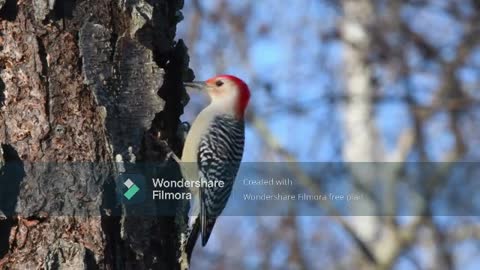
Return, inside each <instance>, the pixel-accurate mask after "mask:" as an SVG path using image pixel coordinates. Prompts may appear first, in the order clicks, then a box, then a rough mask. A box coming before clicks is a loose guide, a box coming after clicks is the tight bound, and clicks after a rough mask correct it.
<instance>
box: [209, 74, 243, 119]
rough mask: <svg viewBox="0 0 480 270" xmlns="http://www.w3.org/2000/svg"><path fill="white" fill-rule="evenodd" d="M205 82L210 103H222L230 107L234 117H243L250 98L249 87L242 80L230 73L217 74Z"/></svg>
mask: <svg viewBox="0 0 480 270" xmlns="http://www.w3.org/2000/svg"><path fill="white" fill-rule="evenodd" d="M205 84H206V87H205V89H206V91H207V93H208V95H209V96H210V98H211V100H212V104H219V105H224V106H225V107H226V108H231V109H232V110H233V111H232V113H233V114H234V115H235V116H236V117H238V118H243V117H244V115H245V110H246V108H247V105H248V101H249V100H250V89H249V88H248V85H247V84H246V83H245V82H244V81H242V80H241V79H239V78H237V77H235V76H232V75H219V76H215V77H213V78H210V79H208V80H207V81H206V82H205Z"/></svg>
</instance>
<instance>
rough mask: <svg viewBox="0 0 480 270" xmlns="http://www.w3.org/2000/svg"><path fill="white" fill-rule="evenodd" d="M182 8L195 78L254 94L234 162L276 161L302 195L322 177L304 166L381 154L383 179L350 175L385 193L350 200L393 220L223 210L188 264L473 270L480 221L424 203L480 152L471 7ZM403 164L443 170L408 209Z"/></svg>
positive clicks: (304, 3)
mask: <svg viewBox="0 0 480 270" xmlns="http://www.w3.org/2000/svg"><path fill="white" fill-rule="evenodd" d="M183 12H184V17H185V20H184V21H183V22H182V23H181V24H180V26H179V27H180V28H179V31H178V37H179V38H184V39H185V41H186V44H187V46H188V47H189V54H190V57H191V67H192V68H193V70H194V71H195V73H196V77H197V79H205V78H208V77H211V76H212V74H220V73H231V74H236V75H238V76H239V77H242V78H244V79H245V80H246V81H248V82H249V85H250V88H251V89H252V99H251V104H250V108H249V112H248V129H247V140H246V142H247V145H246V152H245V154H244V161H249V162H260V161H265V160H267V161H286V162H288V164H289V167H290V168H291V169H292V171H293V172H295V173H296V176H297V179H301V181H300V182H301V183H302V184H304V185H306V186H307V187H308V189H309V190H310V191H312V189H316V188H319V186H320V184H321V183H319V181H321V179H319V178H320V177H319V176H318V175H310V174H309V172H308V171H305V170H302V169H301V165H300V164H301V163H305V162H341V161H344V162H349V163H348V164H353V163H354V162H390V163H389V164H390V165H389V166H388V169H386V170H382V172H381V174H382V177H383V178H384V179H386V180H385V181H383V182H382V183H381V185H380V187H379V186H378V185H379V184H378V182H375V181H373V180H372V179H374V178H375V175H374V174H376V173H378V172H374V171H373V170H359V169H358V167H355V166H352V168H351V170H350V171H351V173H352V175H353V176H354V179H355V180H352V181H355V182H356V185H359V186H361V187H362V188H363V189H365V190H372V189H374V188H375V187H379V188H381V189H382V190H383V192H381V196H380V197H379V196H377V197H375V196H370V197H369V200H364V201H362V203H359V204H358V205H357V206H355V207H358V208H359V209H360V208H361V209H373V208H375V207H379V206H382V207H385V208H386V209H387V210H388V211H389V212H388V213H395V214H396V215H394V216H387V215H374V214H373V213H365V211H364V210H358V211H363V212H362V213H363V214H365V215H368V214H372V215H371V216H370V215H368V216H366V217H365V216H363V217H362V216H355V215H352V216H349V217H347V216H342V215H340V216H335V215H333V216H330V215H324V216H315V217H313V216H305V215H300V214H298V213H297V212H296V211H298V209H292V210H291V212H290V215H289V216H284V217H260V216H257V217H255V216H250V217H234V216H225V217H221V218H220V219H219V221H218V224H217V225H216V229H215V233H214V234H213V235H212V238H211V240H210V242H209V245H208V246H207V247H206V248H204V249H201V248H198V249H196V251H195V252H196V254H194V256H193V265H195V266H197V267H196V269H479V267H480V259H479V258H480V257H479V255H480V253H479V252H480V245H479V244H480V241H479V237H480V222H479V219H478V218H476V217H473V216H461V217H459V216H451V215H450V216H442V215H439V214H436V213H435V207H433V205H434V202H435V201H436V200H438V198H437V197H436V196H437V195H438V194H440V193H442V192H443V191H444V190H445V189H451V186H450V185H447V182H444V181H443V180H439V179H443V177H442V175H441V173H442V172H446V171H448V170H449V168H450V164H453V163H452V162H471V161H478V159H479V157H480V152H479V148H478V147H476V146H477V145H478V143H479V142H480V136H479V134H480V125H479V123H480V121H479V120H480V119H479V117H480V110H479V109H480V106H479V105H480V93H479V91H478V90H479V87H480V76H479V75H480V74H479V73H480V69H479V67H480V47H479V46H478V45H479V40H480V24H479V22H480V2H479V1H476V0H464V1H454V0H430V1H424V0H405V1H393V0H392V1H386V0H341V1H332V0H296V1H277V0H264V1H248V0H243V1H238V0H206V1H200V0H192V1H188V2H186V5H185V8H184V10H183ZM192 104H194V105H197V106H192ZM200 104H201V102H200V101H197V100H196V99H194V100H192V101H191V104H190V106H189V107H187V108H190V111H186V114H185V115H184V116H183V117H184V120H186V121H190V120H191V119H192V118H193V117H194V115H195V114H196V113H198V111H199V110H200V108H201V106H200ZM292 130H293V131H294V132H291V131H292ZM414 162H437V163H436V164H442V165H441V166H436V168H437V169H439V170H438V172H437V173H436V174H433V176H431V177H429V178H428V179H425V182H423V183H421V185H420V186H421V187H423V188H424V189H422V191H421V192H420V191H419V194H420V195H421V201H422V203H420V204H419V205H420V206H419V208H418V209H417V211H416V212H415V214H418V215H415V216H411V217H407V216H405V215H401V214H399V213H397V212H396V211H397V210H398V207H397V206H396V205H394V204H392V203H391V201H392V200H390V199H391V198H394V197H398V196H400V197H401V198H400V201H403V202H407V201H410V200H413V199H412V198H413V197H414V195H413V194H409V193H403V194H401V189H400V185H399V183H398V181H397V179H399V178H400V177H401V175H402V174H404V173H405V172H404V171H405V168H406V166H408V164H412V163H414ZM392 164H393V165H392ZM448 183H450V182H448ZM457 184H460V186H461V188H459V185H456V186H454V187H456V188H459V190H458V192H459V193H458V194H457V196H459V197H468V196H466V195H474V194H475V193H474V192H473V194H472V189H471V186H469V185H467V183H463V182H460V183H457ZM470 184H471V183H470ZM477 187H478V185H477ZM456 188H454V189H456ZM469 190H470V193H468V191H469ZM462 192H464V193H463V194H464V195H465V196H462ZM465 192H466V193H465ZM459 194H460V195H459ZM466 199H467V200H470V201H474V200H475V199H474V198H473V197H468V198H466ZM389 202H390V203H389ZM319 207H320V208H323V209H326V208H329V206H328V205H325V204H323V205H322V204H321V205H320V206H319ZM352 211H353V213H360V212H358V211H357V212H355V209H353V210H352ZM392 211H393V212H392ZM328 213H333V214H335V212H331V211H330V212H328ZM212 265H213V266H214V267H212Z"/></svg>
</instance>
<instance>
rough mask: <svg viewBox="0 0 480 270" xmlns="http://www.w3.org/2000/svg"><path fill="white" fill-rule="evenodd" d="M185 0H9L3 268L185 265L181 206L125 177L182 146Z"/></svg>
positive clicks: (0, 109) (2, 93) (0, 184)
mask: <svg viewBox="0 0 480 270" xmlns="http://www.w3.org/2000/svg"><path fill="white" fill-rule="evenodd" d="M182 5H183V1H182V0H158V1H154V0H150V1H147V0H130V1H123V0H117V1H107V0H84V1H74V0H64V1H58V0H57V1H55V0H26V1H15V0H7V1H0V6H1V11H0V18H1V24H0V32H1V36H0V70H1V73H0V77H1V81H0V143H1V150H2V151H1V152H0V154H1V155H0V156H1V158H0V168H1V171H0V219H1V220H0V269H132V268H135V269H147V268H148V269H176V268H177V263H176V261H177V260H176V256H177V254H176V250H177V246H176V245H177V244H176V243H177V242H178V241H177V227H178V226H177V225H176V223H175V216H174V215H171V216H164V217H162V218H156V217H155V216H151V217H145V216H135V217H133V216H130V215H129V213H131V212H132V211H133V210H132V209H131V207H130V206H125V205H123V204H122V203H121V202H120V201H119V200H118V196H117V194H118V193H117V189H118V188H120V187H119V185H121V184H122V183H118V181H117V180H116V179H117V177H118V176H119V175H121V174H125V173H129V170H130V169H131V166H129V164H132V163H138V162H145V161H149V162H153V163H161V162H164V161H165V159H166V154H167V153H168V151H170V149H172V150H173V151H174V152H175V153H176V154H179V153H180V151H181V148H182V144H183V142H182V140H181V138H180V137H179V136H178V135H177V134H179V132H178V127H179V126H180V125H179V124H180V121H179V116H180V115H181V114H182V113H183V106H184V105H185V103H186V98H187V96H186V94H185V90H184V89H183V86H182V82H183V81H184V80H188V79H192V77H193V75H192V73H191V71H190V70H189V69H188V56H187V54H186V48H185V46H184V45H183V43H182V42H181V41H180V42H178V43H175V42H174V37H175V30H176V24H177V22H179V21H180V20H181V16H182V15H181V13H180V9H181V8H182ZM166 145H168V146H169V147H165V146H166ZM159 176H161V175H159ZM173 207H175V205H174V206H173ZM2 213H3V214H2ZM2 217H4V218H2Z"/></svg>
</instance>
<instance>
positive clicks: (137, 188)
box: [115, 173, 148, 204]
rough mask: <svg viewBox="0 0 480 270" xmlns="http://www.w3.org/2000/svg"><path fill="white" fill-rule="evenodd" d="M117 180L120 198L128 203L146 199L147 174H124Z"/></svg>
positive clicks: (137, 202)
mask: <svg viewBox="0 0 480 270" xmlns="http://www.w3.org/2000/svg"><path fill="white" fill-rule="evenodd" d="M115 182H116V186H117V188H116V189H117V192H116V193H117V198H118V200H120V201H122V202H123V203H128V204H139V203H143V202H144V201H145V194H146V192H147V190H148V187H147V186H146V182H145V176H143V175H142V174H140V173H128V174H122V175H120V176H119V177H118V178H117V179H116V181H115Z"/></svg>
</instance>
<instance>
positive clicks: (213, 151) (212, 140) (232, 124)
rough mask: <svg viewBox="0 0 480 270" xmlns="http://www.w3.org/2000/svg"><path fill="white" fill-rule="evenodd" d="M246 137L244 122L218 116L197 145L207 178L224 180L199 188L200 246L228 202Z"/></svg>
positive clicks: (205, 240)
mask: <svg viewBox="0 0 480 270" xmlns="http://www.w3.org/2000/svg"><path fill="white" fill-rule="evenodd" d="M244 140H245V127H244V123H243V121H238V120H236V119H234V118H231V117H217V118H216V119H215V120H214V121H213V123H212V125H211V126H210V128H209V132H207V134H205V135H204V137H203V138H202V140H201V141H200V145H199V148H200V149H199V157H198V166H199V168H200V174H201V177H202V178H203V179H205V180H207V181H223V183H224V186H223V187H219V186H218V185H215V186H214V187H212V188H201V190H200V196H201V208H200V226H201V233H202V245H205V244H206V243H207V241H208V238H209V237H210V234H211V232H212V229H213V226H214V225H215V220H216V218H217V217H218V216H219V215H220V214H221V213H222V211H223V209H224V208H225V205H226V204H227V201H228V198H229V197H230V193H231V192H232V187H233V183H234V181H235V177H236V175H237V172H238V169H239V167H240V162H241V160H242V155H243V146H244Z"/></svg>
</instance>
